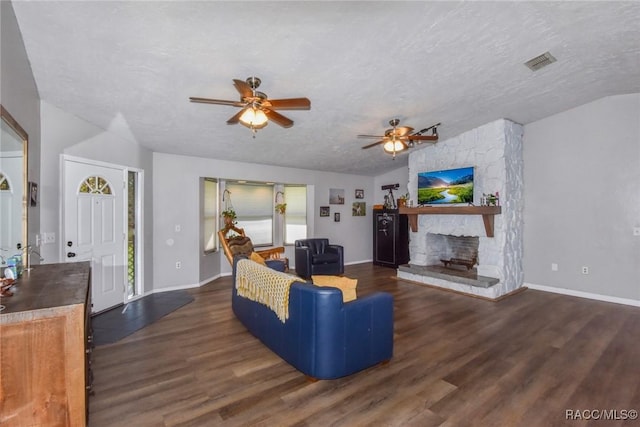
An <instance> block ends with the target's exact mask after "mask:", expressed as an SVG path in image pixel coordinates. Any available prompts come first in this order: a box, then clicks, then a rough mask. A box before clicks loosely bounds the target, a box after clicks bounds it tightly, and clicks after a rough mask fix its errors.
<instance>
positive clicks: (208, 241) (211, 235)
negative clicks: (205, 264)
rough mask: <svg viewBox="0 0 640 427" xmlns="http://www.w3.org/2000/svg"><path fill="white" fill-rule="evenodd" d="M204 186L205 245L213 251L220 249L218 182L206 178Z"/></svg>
mask: <svg viewBox="0 0 640 427" xmlns="http://www.w3.org/2000/svg"><path fill="white" fill-rule="evenodd" d="M203 187H204V191H203V196H202V199H203V200H202V201H203V203H202V211H203V212H202V218H203V227H202V229H203V239H204V240H203V243H204V246H203V247H204V251H205V252H211V251H215V250H216V249H218V182H217V181H216V180H215V179H213V178H204V185H203Z"/></svg>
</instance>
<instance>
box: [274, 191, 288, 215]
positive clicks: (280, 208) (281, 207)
mask: <svg viewBox="0 0 640 427" xmlns="http://www.w3.org/2000/svg"><path fill="white" fill-rule="evenodd" d="M278 196H280V199H281V201H280V203H278ZM275 210H276V213H279V214H280V215H284V213H285V212H286V211H287V204H286V203H285V202H284V193H283V192H282V191H278V192H277V193H276V206H275Z"/></svg>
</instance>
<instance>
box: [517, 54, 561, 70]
mask: <svg viewBox="0 0 640 427" xmlns="http://www.w3.org/2000/svg"><path fill="white" fill-rule="evenodd" d="M554 62H556V58H554V57H553V55H551V54H550V53H549V52H545V53H543V54H542V55H538V56H536V57H535V58H533V59H530V60H528V61H527V62H525V63H524V65H526V66H527V67H529V69H530V70H531V71H538V70H539V69H540V68H543V67H546V66H547V65H549V64H552V63H554Z"/></svg>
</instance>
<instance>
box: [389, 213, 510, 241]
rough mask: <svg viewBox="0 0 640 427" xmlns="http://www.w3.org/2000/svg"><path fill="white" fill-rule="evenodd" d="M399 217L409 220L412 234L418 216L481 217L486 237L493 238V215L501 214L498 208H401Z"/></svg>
mask: <svg viewBox="0 0 640 427" xmlns="http://www.w3.org/2000/svg"><path fill="white" fill-rule="evenodd" d="M398 213H400V214H401V215H407V216H408V217H409V218H408V219H409V227H410V228H411V231H413V232H414V233H415V232H417V231H418V215H482V221H483V222H484V229H485V230H486V232H487V237H493V218H494V215H499V214H501V213H502V208H501V207H500V206H423V207H419V208H408V207H401V208H399V209H398Z"/></svg>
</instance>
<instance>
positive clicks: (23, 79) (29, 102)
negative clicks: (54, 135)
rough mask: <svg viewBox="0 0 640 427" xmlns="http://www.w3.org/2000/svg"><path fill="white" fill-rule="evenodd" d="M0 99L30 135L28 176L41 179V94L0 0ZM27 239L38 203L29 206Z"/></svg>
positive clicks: (34, 227) (7, 5)
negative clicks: (34, 205)
mask: <svg viewBox="0 0 640 427" xmlns="http://www.w3.org/2000/svg"><path fill="white" fill-rule="evenodd" d="M0 103H2V106H3V107H4V108H5V109H6V110H7V111H8V112H9V114H11V116H12V117H13V118H14V119H15V120H16V121H17V122H18V123H19V124H20V126H21V127H22V128H23V129H24V130H25V131H26V132H27V134H28V135H29V153H28V161H29V164H28V180H29V181H33V182H40V97H39V95H38V88H37V87H36V82H35V80H34V78H33V72H32V71H31V65H30V64H29V59H28V58H27V52H26V50H25V48H24V42H23V41H22V35H21V34H20V29H19V27H18V22H17V20H16V17H15V14H14V13H13V6H12V5H11V2H8V1H1V2H0ZM28 214H29V221H28V223H29V225H28V227H29V243H30V244H34V243H35V235H36V234H37V233H39V223H40V207H39V206H36V207H30V208H29V212H28Z"/></svg>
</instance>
